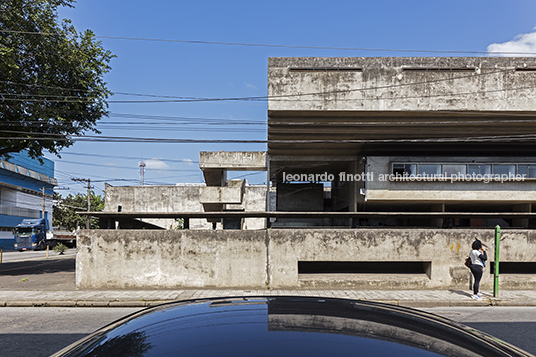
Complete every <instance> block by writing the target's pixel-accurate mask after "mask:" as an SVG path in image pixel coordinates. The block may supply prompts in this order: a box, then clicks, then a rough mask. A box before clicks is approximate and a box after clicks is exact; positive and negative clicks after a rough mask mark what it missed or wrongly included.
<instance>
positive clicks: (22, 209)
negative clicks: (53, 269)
mask: <svg viewBox="0 0 536 357" xmlns="http://www.w3.org/2000/svg"><path fill="white" fill-rule="evenodd" d="M10 155H11V156H12V158H11V159H9V160H0V247H2V248H4V249H13V232H12V231H13V228H15V226H16V225H17V224H19V223H20V222H21V221H22V220H23V219H25V218H41V217H43V216H44V217H45V218H46V219H47V220H48V223H49V227H52V195H53V189H54V186H57V185H58V182H57V180H56V179H55V178H54V162H53V161H52V160H48V159H45V158H42V160H43V164H41V163H39V161H38V160H34V159H31V158H30V157H29V156H28V155H27V153H26V152H21V153H17V154H10ZM43 190H44V192H43ZM43 198H44V201H43ZM43 202H44V203H43ZM43 206H44V207H43ZM43 211H44V212H43Z"/></svg>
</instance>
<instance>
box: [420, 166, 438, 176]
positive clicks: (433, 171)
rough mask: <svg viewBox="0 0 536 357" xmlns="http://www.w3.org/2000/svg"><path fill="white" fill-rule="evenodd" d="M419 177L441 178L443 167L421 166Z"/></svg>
mask: <svg viewBox="0 0 536 357" xmlns="http://www.w3.org/2000/svg"><path fill="white" fill-rule="evenodd" d="M419 175H423V176H441V165H437V164H419Z"/></svg>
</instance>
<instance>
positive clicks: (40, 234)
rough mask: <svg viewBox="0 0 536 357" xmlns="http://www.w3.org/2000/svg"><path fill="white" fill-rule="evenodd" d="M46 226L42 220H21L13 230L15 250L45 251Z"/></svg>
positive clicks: (44, 220) (45, 221) (45, 222)
mask: <svg viewBox="0 0 536 357" xmlns="http://www.w3.org/2000/svg"><path fill="white" fill-rule="evenodd" d="M47 226H48V222H47V220H46V219H44V218H41V219H23V220H22V222H21V223H19V224H18V225H17V226H16V227H15V229H14V230H13V235H14V236H15V244H14V247H15V249H17V250H19V251H23V250H28V249H31V250H36V249H45V248H46V246H47V240H46V233H47V228H48V227H47Z"/></svg>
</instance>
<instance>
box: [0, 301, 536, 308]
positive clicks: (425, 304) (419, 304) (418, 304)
mask: <svg viewBox="0 0 536 357" xmlns="http://www.w3.org/2000/svg"><path fill="white" fill-rule="evenodd" d="M363 300H364V301H374V302H380V303H385V304H392V305H397V306H403V307H409V308H433V307H475V306H477V307H486V306H488V307H489V306H500V307H515V306H517V307H520V306H521V307H522V306H536V300H500V299H488V300H483V301H474V300H374V299H370V300H365V299H363ZM175 301H181V299H178V300H151V301H148V300H122V301H118V300H92V301H88V300H78V301H77V300H53V301H52V300H51V301H39V300H8V301H0V307H80V308H83V307H129V308H136V307H139V308H146V307H153V306H156V305H160V304H164V303H169V302H175Z"/></svg>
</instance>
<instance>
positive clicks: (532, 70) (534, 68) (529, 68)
mask: <svg viewBox="0 0 536 357" xmlns="http://www.w3.org/2000/svg"><path fill="white" fill-rule="evenodd" d="M516 72H536V67H527V68H516Z"/></svg>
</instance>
